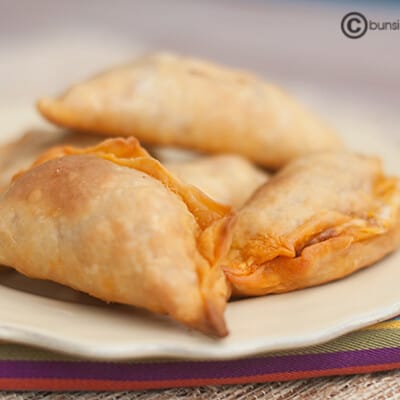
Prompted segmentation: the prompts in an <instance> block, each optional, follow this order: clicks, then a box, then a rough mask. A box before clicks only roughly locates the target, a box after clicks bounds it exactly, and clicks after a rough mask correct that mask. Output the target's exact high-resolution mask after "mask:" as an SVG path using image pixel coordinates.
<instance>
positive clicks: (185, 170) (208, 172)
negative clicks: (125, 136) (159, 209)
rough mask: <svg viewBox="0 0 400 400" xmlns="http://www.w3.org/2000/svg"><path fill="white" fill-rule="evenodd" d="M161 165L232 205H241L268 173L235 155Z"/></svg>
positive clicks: (185, 180)
mask: <svg viewBox="0 0 400 400" xmlns="http://www.w3.org/2000/svg"><path fill="white" fill-rule="evenodd" d="M164 165H165V166H166V167H167V168H168V170H169V171H170V172H172V173H173V174H175V176H177V177H178V178H180V179H181V180H182V181H183V182H186V183H189V184H191V185H194V186H196V187H197V188H199V189H200V190H201V191H202V192H204V193H205V194H207V195H208V196H210V197H211V198H212V199H214V200H216V201H218V202H219V203H222V204H227V205H229V206H232V207H234V208H238V207H240V206H242V205H243V204H244V203H245V202H246V200H248V199H249V197H250V196H251V195H252V194H253V192H254V191H255V190H256V189H257V188H258V187H259V186H261V185H262V184H263V183H264V182H266V181H267V179H268V174H267V173H266V172H264V171H261V170H259V169H258V168H256V167H255V166H253V165H252V164H251V163H250V162H248V161H247V160H245V159H244V158H242V157H239V156H236V155H220V156H210V157H203V158H200V159H198V160H193V161H185V162H165V163H164Z"/></svg>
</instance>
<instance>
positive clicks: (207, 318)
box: [0, 138, 231, 336]
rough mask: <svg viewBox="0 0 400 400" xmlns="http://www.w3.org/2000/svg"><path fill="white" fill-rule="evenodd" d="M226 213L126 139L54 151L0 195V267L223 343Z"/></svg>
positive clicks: (135, 142) (227, 230) (17, 178)
mask: <svg viewBox="0 0 400 400" xmlns="http://www.w3.org/2000/svg"><path fill="white" fill-rule="evenodd" d="M228 212H229V208H228V207H225V206H222V205H220V204H218V203H216V202H214V201H212V200H211V199H209V198H208V197H207V196H205V195H204V194H203V193H202V192H200V191H199V190H197V189H196V188H194V187H192V186H188V185H185V184H183V183H181V182H180V181H179V180H178V179H176V178H174V177H173V176H172V175H170V174H169V173H168V172H167V170H166V169H165V168H164V167H163V166H162V165H161V164H160V163H159V162H158V161H156V160H155V159H153V158H151V157H150V156H149V155H148V153H147V152H146V151H145V150H143V149H142V148H141V147H140V146H139V144H138V142H137V141H136V140H135V139H134V138H130V139H126V140H122V139H113V140H107V141H105V142H104V143H102V144H100V145H98V146H96V147H92V148H88V149H76V148H71V147H65V148H55V149H52V150H50V151H48V152H47V153H46V154H44V155H43V156H42V157H40V159H38V160H37V162H36V163H35V164H34V165H33V166H32V168H31V169H29V170H28V171H26V172H22V173H21V174H19V175H17V176H16V177H15V179H14V182H13V183H12V184H11V186H10V187H9V188H8V190H7V191H6V192H5V193H3V195H2V196H1V197H0V239H1V240H0V262H1V263H2V264H4V265H8V266H11V267H13V268H15V269H16V270H18V271H19V272H21V273H23V274H25V275H27V276H29V277H33V278H39V279H48V280H52V281H55V282H58V283H62V284H65V285H67V286H70V287H72V288H74V289H77V290H81V291H83V292H86V293H89V294H91V295H93V296H95V297H98V298H100V299H102V300H105V301H108V302H117V303H123V304H128V305H133V306H138V307H143V308H146V309H148V310H151V311H153V312H156V313H166V314H169V315H170V316H171V317H172V318H174V319H176V320H178V321H180V322H182V323H184V324H187V325H189V326H192V327H194V328H197V329H199V330H202V331H204V332H207V333H211V334H215V335H219V336H224V335H226V333H227V330H226V327H225V323H224V317H223V312H224V308H225V304H226V301H227V298H228V297H229V287H228V285H227V282H226V279H225V277H224V274H223V272H222V270H220V269H219V268H218V267H217V266H216V265H217V262H218V260H219V259H220V257H222V256H223V255H224V253H226V251H227V249H228V246H229V235H230V230H231V228H230V224H231V222H230V221H229V219H228V220H224V219H221V217H222V216H224V215H226V214H227V213H228Z"/></svg>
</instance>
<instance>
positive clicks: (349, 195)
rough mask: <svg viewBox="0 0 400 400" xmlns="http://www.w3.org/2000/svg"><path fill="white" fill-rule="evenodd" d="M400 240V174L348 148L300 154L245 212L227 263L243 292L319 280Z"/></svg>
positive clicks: (273, 289)
mask: <svg viewBox="0 0 400 400" xmlns="http://www.w3.org/2000/svg"><path fill="white" fill-rule="evenodd" d="M399 244H400V181H399V180H398V179H395V178H388V177H385V176H384V175H383V173H382V169H381V164H380V162H379V161H378V160H377V159H374V158H369V157H365V156H361V155H356V154H352V153H347V152H330V153H321V154H316V155H312V156H308V157H304V158H301V159H298V160H296V161H293V162H292V163H290V164H289V165H288V166H287V167H285V168H284V169H283V170H282V171H280V172H279V173H278V174H277V175H275V176H274V177H272V178H271V179H270V180H269V181H268V182H267V183H266V184H265V185H263V186H262V187H261V188H260V189H259V190H258V191H257V192H256V193H255V194H254V195H253V197H252V198H251V199H250V200H249V201H248V202H247V203H246V204H245V205H244V206H243V208H242V209H241V210H239V211H238V214H237V220H236V226H235V230H234V235H233V242H232V247H231V249H230V252H229V254H228V257H227V258H226V259H225V260H224V262H223V267H224V270H225V272H226V274H227V277H228V279H229V280H230V282H231V283H232V284H233V286H234V293H235V294H236V295H263V294H267V293H279V292H287V291H290V290H294V289H299V288H304V287H307V286H313V285H318V284H320V283H324V282H328V281H331V280H334V279H338V278H341V277H343V276H346V275H348V274H350V273H352V272H354V271H356V270H358V269H360V268H363V267H365V266H367V265H370V264H372V263H374V262H375V261H377V260H379V259H380V258H382V257H384V256H385V255H386V254H388V253H390V252H391V251H393V250H394V249H395V248H396V247H398V246H399Z"/></svg>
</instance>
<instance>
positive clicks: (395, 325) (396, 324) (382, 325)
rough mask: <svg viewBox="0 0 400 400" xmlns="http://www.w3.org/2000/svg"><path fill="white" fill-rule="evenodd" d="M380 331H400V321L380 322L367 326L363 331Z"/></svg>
mask: <svg viewBox="0 0 400 400" xmlns="http://www.w3.org/2000/svg"><path fill="white" fill-rule="evenodd" d="M379 329H400V320H393V321H385V322H379V323H378V324H375V325H372V326H367V327H366V328H363V329H362V330H363V331H374V330H379Z"/></svg>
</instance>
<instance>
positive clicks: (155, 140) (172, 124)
mask: <svg viewBox="0 0 400 400" xmlns="http://www.w3.org/2000/svg"><path fill="white" fill-rule="evenodd" d="M38 108H39V110H40V112H41V113H42V114H43V116H45V117H46V118H47V119H48V120H50V121H52V122H54V123H56V124H58V125H62V126H65V127H69V128H73V129H77V130H82V131H88V132H95V133H102V134H104V135H114V136H130V135H134V136H136V137H137V138H138V139H140V140H141V141H143V142H145V143H150V144H158V145H175V146H180V147H185V148H189V149H194V150H200V151H203V152H206V153H237V154H241V155H243V156H245V157H247V158H248V159H250V160H252V161H255V162H257V163H259V164H261V165H264V166H266V167H269V168H272V169H277V168H279V167H281V166H282V165H284V164H286V163H287V162H288V161H290V160H291V159H293V158H295V157H298V156H301V155H303V154H307V153H311V152H315V151H321V150H331V149H335V148H338V147H340V140H339V139H338V137H337V136H336V135H335V133H334V132H333V131H332V130H331V128H330V127H328V126H327V125H325V123H323V122H321V121H320V120H319V118H318V117H316V116H315V115H314V114H312V113H311V112H309V111H307V110H306V109H304V108H303V107H302V106H301V105H299V104H298V103H297V102H296V101H295V100H293V99H292V98H291V97H290V96H288V95H287V94H286V93H284V92H283V91H281V90H280V89H279V88H277V87H276V86H274V85H272V84H269V83H266V82H264V81H263V80H261V79H259V78H257V77H255V76H253V75H251V74H248V73H245V72H242V71H238V70H234V69H229V68H225V67H221V66H218V65H216V64H212V63H209V62H204V61H200V60H197V59H192V58H185V57H181V56H177V55H173V54H169V53H156V54H153V55H149V56H147V57H142V58H140V59H138V60H136V61H135V62H132V63H131V64H127V65H123V66H119V67H116V68H113V69H111V70H109V71H106V72H103V73H101V74H99V75H97V76H95V77H94V78H92V79H89V80H87V81H85V82H81V83H78V84H77V85H75V86H72V87H71V88H70V89H69V90H68V91H66V92H65V93H64V94H63V95H62V96H60V97H58V98H54V99H52V98H42V99H41V100H40V101H39V103H38Z"/></svg>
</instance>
